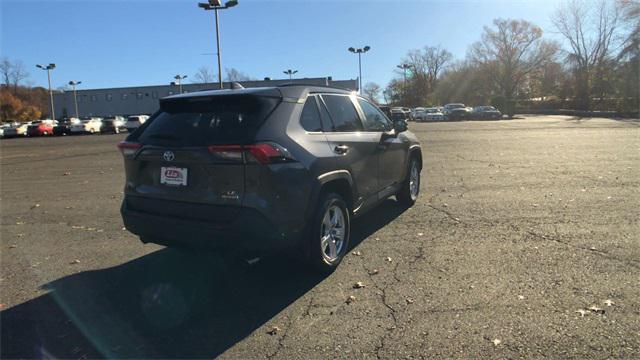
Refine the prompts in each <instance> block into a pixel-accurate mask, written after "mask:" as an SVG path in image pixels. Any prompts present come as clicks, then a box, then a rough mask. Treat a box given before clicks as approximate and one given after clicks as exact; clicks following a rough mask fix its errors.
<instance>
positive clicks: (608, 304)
mask: <svg viewBox="0 0 640 360" xmlns="http://www.w3.org/2000/svg"><path fill="white" fill-rule="evenodd" d="M604 304H605V305H607V306H611V305H614V304H615V303H614V302H613V301H611V300H609V299H607V300H605V301H604Z"/></svg>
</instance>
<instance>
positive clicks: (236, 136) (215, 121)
mask: <svg viewBox="0 0 640 360" xmlns="http://www.w3.org/2000/svg"><path fill="white" fill-rule="evenodd" d="M278 102H279V99H278V98H270V97H262V96H252V95H226V96H213V97H197V98H186V99H175V100H167V101H163V102H161V104H160V111H159V112H158V113H157V114H156V115H155V116H154V117H153V118H151V119H150V120H148V121H147V122H146V123H145V125H146V127H145V129H144V130H143V132H142V134H141V135H140V137H139V139H138V140H139V141H140V142H142V143H145V144H151V145H160V146H162V145H168V146H206V145H210V144H224V143H226V144H229V143H238V142H239V143H243V142H245V141H247V140H248V137H249V136H250V135H251V134H252V133H253V131H255V130H256V129H257V128H258V126H259V125H260V124H261V123H262V121H263V120H264V119H265V118H266V117H267V116H268V115H269V114H270V113H271V111H273V109H274V108H275V107H276V105H277V104H278ZM147 124H148V125H147Z"/></svg>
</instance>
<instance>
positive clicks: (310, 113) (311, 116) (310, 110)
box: [300, 96, 322, 132]
mask: <svg viewBox="0 0 640 360" xmlns="http://www.w3.org/2000/svg"><path fill="white" fill-rule="evenodd" d="M300 125H302V127H303V128H304V129H305V130H307V131H309V132H318V131H322V121H321V120H320V113H319V112H318V105H317V104H316V97H315V96H309V97H307V101H306V102H305V103H304V108H302V115H300Z"/></svg>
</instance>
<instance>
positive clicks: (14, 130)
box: [4, 123, 31, 138]
mask: <svg viewBox="0 0 640 360" xmlns="http://www.w3.org/2000/svg"><path fill="white" fill-rule="evenodd" d="M30 124H31V123H22V124H13V125H12V126H11V127H9V128H7V129H5V130H4V137H5V138H12V137H18V136H27V128H28V127H29V125H30Z"/></svg>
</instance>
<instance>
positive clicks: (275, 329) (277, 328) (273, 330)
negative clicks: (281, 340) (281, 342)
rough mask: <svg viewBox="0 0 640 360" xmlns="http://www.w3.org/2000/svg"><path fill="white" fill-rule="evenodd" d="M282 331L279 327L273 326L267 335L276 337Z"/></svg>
mask: <svg viewBox="0 0 640 360" xmlns="http://www.w3.org/2000/svg"><path fill="white" fill-rule="evenodd" d="M279 331H280V328H279V327H277V326H272V327H271V329H269V331H267V334H269V335H275V334H277V333H278V332H279Z"/></svg>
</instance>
